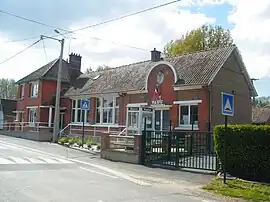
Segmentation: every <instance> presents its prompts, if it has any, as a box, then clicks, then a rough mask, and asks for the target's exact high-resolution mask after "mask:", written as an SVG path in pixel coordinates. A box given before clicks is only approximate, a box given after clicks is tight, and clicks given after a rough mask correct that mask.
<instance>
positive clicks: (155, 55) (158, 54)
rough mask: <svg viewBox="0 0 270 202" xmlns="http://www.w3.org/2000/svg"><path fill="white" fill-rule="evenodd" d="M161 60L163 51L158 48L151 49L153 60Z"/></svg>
mask: <svg viewBox="0 0 270 202" xmlns="http://www.w3.org/2000/svg"><path fill="white" fill-rule="evenodd" d="M160 60H161V52H160V51H157V50H156V48H154V50H152V51H151V61H153V62H158V61H160Z"/></svg>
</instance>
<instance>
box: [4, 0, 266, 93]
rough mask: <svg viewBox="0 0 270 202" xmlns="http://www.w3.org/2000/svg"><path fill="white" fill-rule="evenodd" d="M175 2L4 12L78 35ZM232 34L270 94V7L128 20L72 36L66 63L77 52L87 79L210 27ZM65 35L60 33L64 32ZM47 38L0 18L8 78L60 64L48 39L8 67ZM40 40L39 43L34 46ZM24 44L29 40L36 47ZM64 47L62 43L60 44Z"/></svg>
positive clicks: (209, 2) (64, 1) (117, 1)
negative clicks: (93, 71) (94, 71)
mask: <svg viewBox="0 0 270 202" xmlns="http://www.w3.org/2000/svg"><path fill="white" fill-rule="evenodd" d="M170 1H171V0H155V1H153V0H151V1H150V0H149V1H145V0H113V1H112V0H102V1H99V0H92V1H89V0H76V1H71V0H58V1H55V0H46V1H36V0H24V1H21V0H12V1H10V0H1V5H0V10H3V11H6V12H10V13H13V14H16V15H20V16H23V17H26V18H30V19H33V20H36V21H40V22H43V23H45V24H49V25H51V26H53V27H57V28H59V29H63V30H76V29H79V28H81V27H86V26H89V25H93V24H96V23H99V22H102V21H106V20H109V19H112V18H116V17H119V16H123V15H126V14H129V13H131V12H136V11H139V10H142V9H146V8H149V7H153V6H156V5H159V4H164V3H167V2H170ZM204 24H206V25H209V24H211V25H221V26H223V27H224V28H226V29H230V30H231V34H232V37H233V39H234V43H235V44H236V45H237V46H238V48H239V50H240V52H241V54H242V57H243V60H244V63H245V65H246V67H247V70H248V73H249V75H250V77H252V78H258V79H259V80H258V81H255V86H256V88H257V91H258V93H259V95H260V96H269V95H270V90H269V88H268V87H267V86H269V85H270V29H269V28H268V27H270V1H269V0H257V1H256V2H254V1H251V0H245V1H244V0H182V1H179V2H177V3H174V4H171V5H169V6H166V7H162V8H158V9H155V10H152V11H149V12H145V13H142V14H139V15H135V16H132V17H128V18H125V19H122V20H118V21H114V22H111V23H107V24H103V25H100V26H96V27H92V28H89V29H84V30H81V31H78V32H74V33H72V34H70V35H68V36H67V38H66V39H65V46H64V48H65V49H64V59H67V58H68V54H69V53H70V52H74V53H78V54H80V55H81V56H82V71H84V70H86V68H88V67H91V68H92V69H95V68H97V67H98V66H99V65H107V66H110V67H115V66H119V65H124V64H129V63H133V62H138V61H142V60H148V59H150V51H151V50H153V48H156V49H158V50H160V51H163V48H164V45H165V44H166V43H167V42H169V41H170V40H175V39H177V38H180V37H181V35H182V34H185V33H186V32H187V31H190V30H192V29H196V28H198V27H200V26H202V25H204ZM59 31H60V30H59ZM40 35H47V36H52V35H55V33H54V28H50V27H46V26H42V25H38V24H35V23H32V22H28V21H24V20H22V19H18V18H15V17H12V16H8V15H6V14H3V13H0V78H14V79H15V80H18V79H20V78H22V77H23V76H26V75H27V74H29V73H31V72H32V71H34V70H36V69H37V68H39V67H41V66H43V65H44V64H46V63H47V62H50V61H51V60H53V59H55V58H57V57H59V53H60V43H58V42H57V41H54V40H50V39H46V40H43V41H41V42H39V43H37V44H36V45H35V46H33V47H31V48H29V49H27V51H25V52H23V53H22V54H19V55H18V56H16V57H14V58H12V59H11V60H9V61H7V62H4V63H3V64H1V62H2V61H4V60H5V59H7V58H9V57H11V56H13V55H14V54H16V53H17V52H19V51H21V50H23V49H25V48H26V47H28V46H30V45H31V44H32V43H34V42H35V41H37V40H38V39H39V36H40ZM33 37H36V38H33ZM29 38H32V39H31V40H24V41H22V39H29ZM59 39H61V37H59Z"/></svg>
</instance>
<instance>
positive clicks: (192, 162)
mask: <svg viewBox="0 0 270 202" xmlns="http://www.w3.org/2000/svg"><path fill="white" fill-rule="evenodd" d="M141 142H142V153H141V159H142V163H143V164H145V165H156V166H164V165H165V166H168V167H174V168H191V169H201V170H211V171H216V170H217V168H218V163H217V158H216V155H215V152H214V149H213V134H212V133H211V132H197V131H191V132H182V131H149V130H144V131H143V135H142V141H141Z"/></svg>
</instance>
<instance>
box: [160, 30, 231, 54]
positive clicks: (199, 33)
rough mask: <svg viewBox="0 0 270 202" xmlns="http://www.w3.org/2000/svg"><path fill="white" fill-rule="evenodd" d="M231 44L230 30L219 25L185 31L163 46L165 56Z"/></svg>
mask: <svg viewBox="0 0 270 202" xmlns="http://www.w3.org/2000/svg"><path fill="white" fill-rule="evenodd" d="M232 44H233V39H232V37H231V33H230V30H228V29H227V30H225V29H223V28H222V27H221V26H215V27H213V26H211V25H209V26H206V25H203V26H202V27H200V28H198V29H195V30H192V31H190V32H187V33H186V34H185V35H182V37H181V38H180V39H177V40H175V41H173V40H172V41H170V42H169V43H167V44H166V45H165V47H164V54H165V56H166V57H171V56H176V55H182V54H186V53H192V52H196V51H203V50H209V49H213V48H220V47H225V46H229V45H232Z"/></svg>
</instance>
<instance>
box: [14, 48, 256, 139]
mask: <svg viewBox="0 0 270 202" xmlns="http://www.w3.org/2000/svg"><path fill="white" fill-rule="evenodd" d="M58 61H59V60H54V61H52V62H51V63H49V64H47V65H45V66H43V67H41V68H40V69H38V70H37V71H35V72H33V73H32V74H30V75H28V76H26V77H25V78H23V79H21V80H19V81H18V82H17V84H19V85H20V88H19V92H18V96H19V99H18V103H17V110H16V112H17V116H18V120H19V122H26V123H27V124H26V125H24V129H22V130H28V129H31V128H35V127H36V125H37V123H38V124H39V126H41V125H42V126H44V127H46V128H52V124H53V114H54V113H53V111H54V94H55V91H56V79H57V72H58ZM80 68H81V57H80V56H78V55H75V54H71V55H70V58H69V62H67V61H65V60H64V62H63V75H62V93H61V94H62V97H61V114H62V115H61V123H60V125H61V128H63V127H65V126H67V127H70V128H72V129H71V131H72V130H73V132H75V133H76V132H79V130H81V126H82V122H85V129H86V131H88V132H89V133H90V132H91V133H94V134H95V133H96V132H112V131H115V132H116V133H118V134H119V133H120V131H122V132H124V131H125V132H126V131H128V133H131V132H132V133H140V132H141V129H142V127H143V125H144V121H145V120H146V121H147V127H149V128H152V129H156V130H166V129H168V128H169V127H170V126H173V128H174V129H175V130H200V131H208V130H211V128H212V126H213V125H215V124H221V123H223V121H224V118H223V116H222V115H221V92H228V93H233V94H234V95H235V115H234V117H231V118H229V121H231V122H233V123H238V124H242V123H252V119H251V117H252V116H251V114H252V104H251V97H252V95H253V94H255V95H257V93H256V90H255V88H254V86H253V85H252V82H251V80H250V78H249V75H248V73H247V71H246V68H245V65H244V63H243V61H242V58H241V56H240V54H239V51H238V49H237V47H236V46H234V45H233V46H230V47H225V48H219V49H215V50H209V51H203V52H196V53H192V54H186V55H182V56H176V57H171V58H161V54H160V52H159V51H157V50H155V49H154V50H153V51H151V59H150V60H148V61H143V62H138V63H134V64H130V65H125V66H120V67H116V68H109V69H105V70H103V71H93V72H90V73H89V74H82V73H81V71H80ZM81 100H89V103H90V107H89V109H88V110H85V109H82V108H81ZM25 127H26V128H25ZM67 127H66V128H67Z"/></svg>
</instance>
